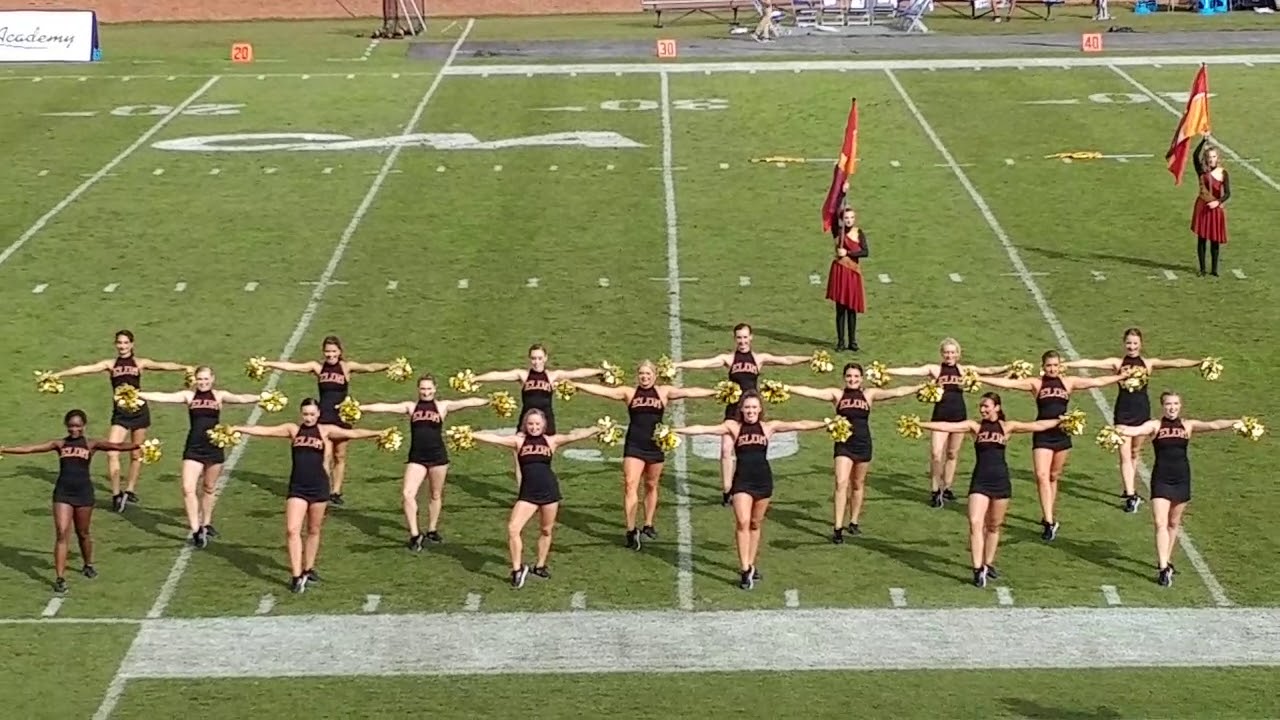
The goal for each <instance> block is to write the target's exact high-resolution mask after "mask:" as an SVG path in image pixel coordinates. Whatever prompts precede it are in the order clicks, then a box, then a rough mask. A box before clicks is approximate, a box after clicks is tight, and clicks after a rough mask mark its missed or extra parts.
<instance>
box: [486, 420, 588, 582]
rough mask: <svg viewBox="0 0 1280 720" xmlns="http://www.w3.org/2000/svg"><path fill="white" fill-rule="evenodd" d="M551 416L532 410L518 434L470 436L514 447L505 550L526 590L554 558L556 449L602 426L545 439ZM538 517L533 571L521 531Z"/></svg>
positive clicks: (516, 579) (557, 482)
mask: <svg viewBox="0 0 1280 720" xmlns="http://www.w3.org/2000/svg"><path fill="white" fill-rule="evenodd" d="M546 427H547V418H546V416H545V415H543V413H542V411H541V410H539V409H537V408H534V409H532V410H530V411H529V412H528V413H526V414H525V415H524V424H523V426H522V427H521V429H520V432H518V433H516V434H515V435H499V434H497V433H492V432H477V433H474V434H473V435H472V437H473V438H474V439H475V440H477V441H479V442H484V443H489V444H490V445H500V446H502V447H505V448H511V449H512V450H513V451H514V453H515V457H516V464H517V466H518V467H519V468H520V472H519V473H517V474H516V502H515V505H512V506H511V517H510V519H509V520H508V521H507V547H508V548H509V549H510V551H511V586H512V587H514V588H522V587H524V581H525V578H527V577H528V576H529V573H530V572H532V573H533V574H534V575H535V576H537V577H540V578H543V579H547V578H550V577H551V571H550V570H549V569H548V568H547V560H548V558H549V557H550V556H551V538H552V534H553V533H554V532H555V527H556V513H557V512H558V511H559V510H560V499H561V497H560V479H559V478H558V477H556V472H555V470H552V469H551V459H552V457H553V456H554V455H555V452H556V450H558V449H560V448H562V447H564V446H565V445H568V444H569V443H574V442H578V441H579V440H586V439H587V438H590V437H595V436H596V435H599V434H600V427H599V426H597V427H590V428H580V429H578V430H570V431H569V432H567V433H563V434H559V435H547V434H546ZM534 515H537V516H538V521H539V526H540V530H539V534H538V557H537V560H536V564H535V565H534V566H533V568H532V570H531V569H530V568H529V566H528V565H526V564H525V562H524V539H523V538H521V537H520V533H522V532H523V531H524V526H525V525H528V524H529V521H530V520H532V519H533V516H534Z"/></svg>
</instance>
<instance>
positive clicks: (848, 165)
mask: <svg viewBox="0 0 1280 720" xmlns="http://www.w3.org/2000/svg"><path fill="white" fill-rule="evenodd" d="M850 103H851V106H850V108H849V121H848V122H847V123H845V126H844V144H843V145H841V146H840V157H839V159H837V160H836V167H835V170H833V171H832V173H831V189H830V190H828V191H827V200H826V202H824V203H822V229H823V230H825V231H827V232H831V225H832V222H833V221H834V220H835V214H836V212H837V211H838V210H839V209H840V198H841V196H843V195H844V183H845V181H846V180H848V179H849V176H850V175H852V174H853V173H854V172H855V171H856V170H857V169H858V99H857V98H854V99H853V100H852V101H850Z"/></svg>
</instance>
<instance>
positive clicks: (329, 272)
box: [93, 20, 475, 720]
mask: <svg viewBox="0 0 1280 720" xmlns="http://www.w3.org/2000/svg"><path fill="white" fill-rule="evenodd" d="M474 25H475V21H474V20H469V21H468V22H467V27H466V29H464V30H463V31H462V34H461V35H460V36H459V37H458V40H457V42H455V43H454V44H453V49H452V50H451V51H450V53H449V57H448V58H447V59H446V60H445V67H448V66H449V64H450V63H452V62H453V60H454V58H456V57H457V55H458V50H459V49H460V48H461V47H462V44H463V43H464V42H466V39H467V36H468V35H470V34H471V28H472V27H473V26H474ZM444 77H445V76H444V74H443V73H440V74H438V75H436V77H435V79H434V80H432V82H431V85H430V86H428V87H427V91H426V94H424V95H423V96H422V99H421V100H420V101H419V102H418V106H417V107H416V108H414V110H413V115H412V116H410V118H409V122H407V123H406V124H405V127H404V130H403V131H401V134H402V135H404V134H408V133H409V132H411V131H412V130H413V128H414V127H415V126H417V124H418V122H419V121H420V120H421V119H422V114H423V113H424V112H426V109H427V103H429V102H431V98H433V97H434V96H435V94H436V90H437V89H438V88H439V87H440V82H441V81H442V80H444ZM401 150H402V146H398V147H395V148H392V149H391V152H389V153H388V154H387V159H386V160H384V161H383V163H382V170H381V171H380V172H379V173H378V176H377V177H375V178H374V180H373V184H372V185H370V186H369V191H368V192H367V193H365V196H364V199H363V200H361V201H360V205H359V207H357V208H356V211H355V213H354V214H353V215H352V216H351V222H349V223H348V224H347V227H346V229H345V230H343V231H342V236H341V237H340V238H339V240H338V244H337V246H336V247H334V249H333V255H332V256H330V258H329V263H328V264H327V265H326V266H325V269H324V273H323V274H322V275H321V276H320V280H319V281H318V282H317V283H316V287H315V289H314V290H312V291H311V298H310V299H309V300H308V301H307V306H306V308H305V309H304V310H303V311H302V315H301V316H300V317H299V318H298V323H297V325H296V326H294V329H293V333H292V334H291V335H290V336H289V339H288V341H287V342H286V343H285V346H284V350H282V351H281V353H280V360H281V361H286V360H288V359H289V358H291V357H292V356H293V353H294V351H296V350H297V348H298V345H299V344H301V342H302V339H303V337H304V336H305V335H306V334H307V331H308V330H309V329H310V328H311V322H312V321H313V320H314V319H315V316H316V313H317V312H318V311H319V310H320V304H321V302H323V300H324V295H325V291H326V290H328V288H329V286H330V284H331V281H332V280H333V276H334V274H335V273H336V272H337V271H338V265H339V264H341V262H342V259H343V258H344V257H345V256H346V254H347V248H348V247H349V246H350V245H351V239H352V238H353V237H355V234H356V230H357V229H359V227H360V224H361V223H362V222H363V221H364V218H365V215H366V214H368V212H369V209H370V208H371V207H373V201H374V199H375V198H376V197H377V196H378V193H379V192H380V191H381V190H382V185H383V183H385V182H386V180H387V176H388V175H390V173H391V168H392V166H393V165H394V164H395V162H396V160H397V159H398V158H399V157H400V151H401ZM281 375H282V374H281V373H280V372H279V371H277V372H274V373H272V374H271V377H270V379H268V380H267V384H266V386H265V388H264V392H269V391H271V390H273V389H274V388H275V387H276V385H277V384H278V383H279V382H280V378H281ZM261 418H262V409H261V408H259V407H257V406H255V407H254V409H253V413H252V414H251V415H250V416H249V419H248V421H247V423H246V424H248V425H256V424H257V423H258V421H259V420H260V419H261ZM247 445H248V442H247V440H246V441H245V442H242V443H240V444H239V445H237V446H236V448H235V450H233V451H232V452H231V456H230V457H228V458H227V462H226V464H225V465H224V466H223V470H222V475H221V476H220V477H219V478H218V484H217V486H216V487H215V488H214V495H215V496H217V495H220V494H221V493H222V491H223V489H224V488H226V486H227V482H228V481H229V480H230V478H231V472H232V471H233V470H234V469H235V467H236V465H237V464H238V463H239V462H240V458H242V457H244V450H245V447H246V446H247ZM191 555H192V549H191V546H190V545H183V547H182V550H181V551H180V552H179V553H178V559H177V560H175V561H174V563H173V567H172V568H171V569H170V570H169V575H168V577H166V578H165V581H164V585H163V586H162V587H161V588H160V592H159V594H158V595H157V596H156V599H155V602H154V603H153V604H152V605H151V609H150V610H149V611H147V617H148V618H159V617H161V616H162V615H163V614H164V611H165V609H166V608H168V606H169V602H170V601H171V600H172V599H173V595H174V593H175V592H176V591H177V589H178V583H179V582H181V580H182V576H183V575H184V574H185V573H186V570H187V567H188V565H189V564H190V562H191ZM134 643H137V637H135V638H134ZM123 667H124V666H123V664H122V665H121V667H120V669H117V671H116V674H115V677H113V678H112V679H111V683H110V685H108V687H107V691H106V694H105V695H104V697H103V698H102V703H101V704H100V705H99V706H98V709H97V711H96V712H94V714H93V720H106V719H107V718H109V717H111V713H112V711H114V710H115V707H116V705H117V704H118V703H119V702H120V698H121V696H123V695H124V688H125V684H126V682H127V679H126V677H125V676H124V674H123V673H122V672H121V670H122V669H123Z"/></svg>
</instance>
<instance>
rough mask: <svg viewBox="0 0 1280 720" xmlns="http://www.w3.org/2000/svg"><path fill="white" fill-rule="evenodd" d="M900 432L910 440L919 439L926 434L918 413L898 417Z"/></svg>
mask: <svg viewBox="0 0 1280 720" xmlns="http://www.w3.org/2000/svg"><path fill="white" fill-rule="evenodd" d="M898 434H899V435H901V436H902V437H904V438H907V439H908V440H919V439H920V438H921V437H923V436H924V428H922V427H920V417H919V416H918V415H902V416H899V417H898Z"/></svg>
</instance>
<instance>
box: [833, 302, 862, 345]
mask: <svg viewBox="0 0 1280 720" xmlns="http://www.w3.org/2000/svg"><path fill="white" fill-rule="evenodd" d="M846 328H848V332H849V340H848V344H855V343H857V342H858V313H857V311H856V310H854V309H853V308H847V307H845V306H844V305H841V304H840V303H836V344H837V345H840V346H841V347H844V346H845V344H846V343H845V329H846Z"/></svg>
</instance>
